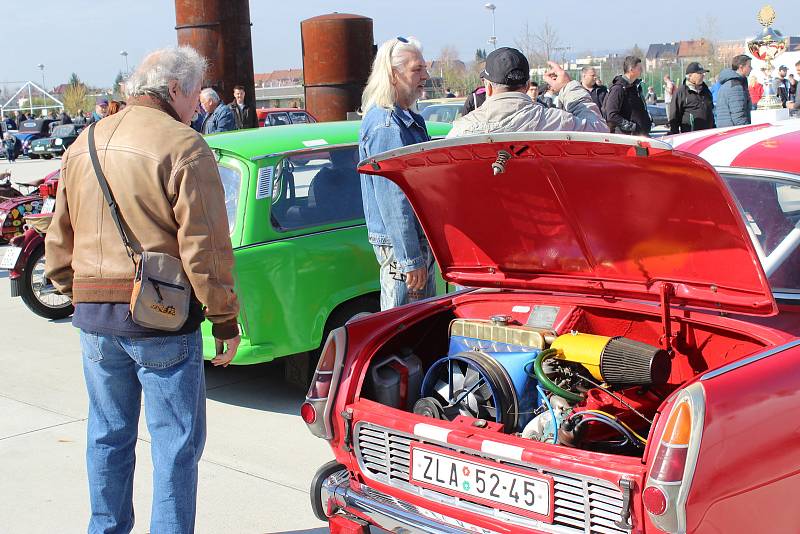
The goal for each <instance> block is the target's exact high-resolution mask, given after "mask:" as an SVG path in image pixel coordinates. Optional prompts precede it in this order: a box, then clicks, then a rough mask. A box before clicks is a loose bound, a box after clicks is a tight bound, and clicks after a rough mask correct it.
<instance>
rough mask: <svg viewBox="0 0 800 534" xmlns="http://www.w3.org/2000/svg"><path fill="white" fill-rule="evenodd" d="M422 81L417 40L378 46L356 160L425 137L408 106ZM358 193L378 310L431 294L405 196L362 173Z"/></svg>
mask: <svg viewBox="0 0 800 534" xmlns="http://www.w3.org/2000/svg"><path fill="white" fill-rule="evenodd" d="M427 80H428V69H427V65H426V63H425V59H424V58H423V57H422V50H421V47H420V45H419V43H418V42H417V41H415V40H413V39H406V38H405V37H397V38H396V39H390V40H389V41H386V42H385V43H383V44H382V45H381V46H380V48H379V49H378V52H377V54H376V55H375V62H374V63H373V65H372V73H371V74H370V77H369V80H368V81H367V86H366V88H365V89H364V94H363V95H362V98H361V109H362V111H363V113H364V118H363V121H362V123H361V132H360V136H359V145H358V151H359V156H360V157H361V159H362V160H364V159H366V158H368V157H370V156H374V155H375V154H379V153H381V152H385V151H387V150H391V149H394V148H399V147H402V146H406V145H412V144H416V143H423V142H425V141H429V140H430V137H429V136H428V132H427V130H426V128H425V119H423V118H422V117H421V116H420V115H418V114H417V113H415V112H414V111H412V107H413V106H414V103H415V102H416V101H417V100H418V99H419V98H420V96H422V93H423V90H424V88H425V82H426V81H427ZM361 197H362V200H363V203H364V215H365V217H366V220H367V230H368V233H369V242H370V243H371V244H372V245H373V247H374V248H375V256H376V257H377V259H378V263H379V264H380V281H381V309H382V310H386V309H389V308H393V307H395V306H401V305H403V304H406V303H408V302H411V301H414V300H418V299H422V298H427V297H432V296H434V295H435V294H436V285H435V280H434V274H435V270H434V260H433V254H432V253H431V250H430V246H429V245H428V242H427V240H426V239H425V234H424V233H423V232H422V228H421V226H420V224H419V221H418V220H417V218H416V216H415V215H414V211H413V210H412V209H411V204H410V203H409V202H408V199H407V198H406V196H405V195H404V194H403V192H402V191H401V190H400V188H399V187H398V186H397V184H395V183H393V182H391V181H390V180H388V179H386V178H383V177H382V176H370V175H364V174H362V175H361Z"/></svg>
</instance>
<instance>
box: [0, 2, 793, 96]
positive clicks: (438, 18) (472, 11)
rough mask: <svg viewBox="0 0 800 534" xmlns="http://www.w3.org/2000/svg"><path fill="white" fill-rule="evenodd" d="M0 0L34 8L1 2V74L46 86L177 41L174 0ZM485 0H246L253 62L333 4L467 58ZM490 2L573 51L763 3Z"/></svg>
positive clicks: (277, 55)
mask: <svg viewBox="0 0 800 534" xmlns="http://www.w3.org/2000/svg"><path fill="white" fill-rule="evenodd" d="M0 2H1V3H2V4H6V3H13V4H18V5H19V6H22V5H30V6H31V7H32V6H36V10H35V11H31V10H29V9H23V8H21V7H20V8H18V9H7V8H6V9H4V10H3V19H2V20H3V28H4V29H6V30H9V29H14V30H16V35H14V33H13V32H12V34H11V35H9V34H8V33H6V47H5V50H6V52H5V53H4V54H3V59H2V61H1V62H0V83H2V82H9V81H19V80H28V79H30V80H33V81H37V82H41V72H40V71H39V69H38V68H36V65H37V64H39V63H43V64H44V65H45V70H44V74H45V82H46V84H47V85H48V86H49V87H52V86H53V85H55V84H56V83H61V82H65V81H66V80H67V78H68V77H69V74H70V73H71V72H76V73H78V75H79V76H80V77H81V78H82V79H84V80H85V81H87V82H89V83H91V84H95V85H100V86H109V85H111V83H112V82H113V80H114V77H115V76H116V74H117V72H118V71H119V70H121V69H122V67H123V65H124V63H123V58H122V57H121V56H120V54H119V52H120V51H121V50H127V51H128V53H129V56H128V61H129V63H130V64H131V66H133V65H134V64H135V63H136V62H137V61H138V60H139V59H140V58H141V57H142V56H143V55H144V54H145V53H146V52H147V51H149V50H153V49H155V48H160V47H163V46H168V45H174V44H175V43H176V32H175V29H174V27H175V3H174V1H173V0H135V1H131V0H125V1H122V0H103V1H102V2H99V1H97V0H37V1H35V2H32V3H27V2H18V1H16V0H0ZM484 3H485V1H484V0H477V1H476V0H426V1H422V0H403V1H398V0H370V1H365V0H361V1H356V0H337V1H333V0H295V1H293V2H287V1H283V0H250V11H251V20H252V22H253V27H252V32H253V33H252V36H253V60H254V67H255V71H256V72H266V71H270V70H274V69H281V68H289V67H300V66H301V65H302V57H301V51H300V21H301V20H304V19H307V18H310V17H313V16H317V15H321V14H325V13H330V12H333V11H338V12H340V13H355V14H359V15H365V16H369V17H371V18H372V19H373V20H374V23H375V27H374V31H375V39H376V41H382V40H385V39H388V38H391V37H394V36H397V35H414V36H416V37H418V38H419V39H420V40H421V41H422V43H423V45H424V47H425V55H426V57H427V58H428V59H432V58H435V57H436V56H438V54H439V52H440V51H441V49H442V47H444V46H454V47H455V48H456V49H457V50H458V51H459V53H460V55H461V59H464V60H467V59H471V58H472V56H473V54H474V52H475V49H476V48H479V47H480V48H489V45H488V44H487V42H486V41H487V38H488V37H489V36H490V34H491V14H490V13H489V11H487V10H486V9H485V8H484V7H483V6H484ZM494 4H495V5H496V6H497V9H496V12H495V16H496V24H497V37H498V46H503V45H509V46H513V45H514V41H515V39H516V38H518V37H519V35H520V33H521V32H522V27H523V25H524V24H525V22H526V21H527V23H528V25H529V26H530V28H531V29H532V30H534V29H536V28H538V27H540V26H541V24H542V23H543V22H544V20H545V19H547V20H549V22H550V23H551V25H552V26H554V27H555V28H556V30H557V31H558V33H559V36H560V38H561V42H562V44H564V45H568V46H570V47H571V50H572V52H573V53H581V52H585V51H589V50H594V51H598V50H608V49H618V50H624V49H627V48H630V47H631V46H633V45H634V44H635V43H636V44H638V45H639V46H640V47H641V48H643V49H645V50H646V47H647V45H648V44H649V43H651V42H663V41H672V40H680V39H689V38H692V37H696V36H698V35H699V34H700V30H699V28H700V26H701V23H702V21H703V20H705V19H706V18H707V17H708V16H713V17H715V18H716V25H717V30H718V37H719V38H720V39H736V38H741V37H745V36H748V35H753V34H755V33H756V32H757V31H758V30H759V29H760V26H759V24H758V22H757V21H756V13H757V11H758V9H759V8H760V7H761V5H763V4H762V3H761V2H759V1H757V0H756V1H742V0H705V1H703V2H698V1H696V0H691V1H688V0H672V1H659V0H653V1H649V2H644V1H639V2H630V1H614V0H604V1H596V0H572V1H570V2H568V3H565V2H553V1H551V2H547V1H543V0H538V1H532V0H494ZM771 4H772V6H773V7H774V8H775V10H776V11H777V13H778V18H777V20H776V22H775V25H774V26H775V27H776V28H777V29H779V30H781V31H783V32H784V34H786V35H800V27H798V26H800V23H799V22H798V21H800V2H798V1H797V0H772V1H771ZM567 6H568V9H567V8H566V7H567ZM26 36H27V37H26Z"/></svg>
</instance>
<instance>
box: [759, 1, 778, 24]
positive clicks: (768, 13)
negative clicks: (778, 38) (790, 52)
mask: <svg viewBox="0 0 800 534" xmlns="http://www.w3.org/2000/svg"><path fill="white" fill-rule="evenodd" d="M775 15H776V13H775V10H774V9H773V8H772V6H771V5H769V4H767V5H766V6H764V7H762V8H761V9H759V10H758V22H760V23H761V25H762V26H764V27H765V28H766V27H767V26H770V25H771V24H772V23H773V22H775Z"/></svg>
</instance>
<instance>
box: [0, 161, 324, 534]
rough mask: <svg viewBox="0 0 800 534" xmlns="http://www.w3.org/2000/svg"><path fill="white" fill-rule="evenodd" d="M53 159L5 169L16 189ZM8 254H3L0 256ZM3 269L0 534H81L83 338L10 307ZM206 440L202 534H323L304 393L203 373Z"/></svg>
mask: <svg viewBox="0 0 800 534" xmlns="http://www.w3.org/2000/svg"><path fill="white" fill-rule="evenodd" d="M59 163H60V160H51V161H28V160H17V163H15V164H13V165H11V164H9V163H8V162H7V161H5V160H0V171H2V170H5V169H9V170H11V172H12V178H14V177H19V178H24V177H28V176H36V175H42V176H43V175H44V174H46V173H47V172H49V171H51V170H53V169H55V168H57V167H58V165H59ZM4 249H5V247H0V255H2V254H3V251H4ZM9 295H10V290H9V281H8V272H7V271H5V270H0V324H2V327H0V365H2V372H0V414H2V415H0V496H2V497H1V498H0V534H39V533H42V534H44V533H47V534H51V533H53V532H59V533H66V534H69V533H80V532H86V522H87V519H88V513H89V497H88V492H87V488H86V468H85V463H84V451H85V447H86V409H87V408H86V407H87V396H86V390H85V387H84V382H83V372H82V367H81V354H80V345H79V342H78V331H77V330H76V329H74V328H73V327H72V325H71V324H70V322H69V319H67V320H63V321H50V320H47V319H43V318H41V317H38V316H36V315H34V314H33V313H32V312H30V311H29V310H28V309H27V308H26V307H25V305H24V304H23V303H22V301H21V299H19V298H13V299H12V298H10V296H9ZM206 380H207V396H208V401H207V409H208V439H207V442H206V447H205V452H204V454H203V459H202V461H201V463H200V487H199V492H198V512H197V530H196V532H197V533H198V534H201V533H209V534H212V533H213V534H219V533H231V534H251V533H253V534H267V533H291V534H322V533H324V532H327V528H324V524H323V523H320V522H319V521H318V520H317V519H316V518H315V517H314V515H313V514H312V512H311V508H310V506H309V498H308V486H309V483H310V481H311V478H312V477H313V475H314V472H315V471H316V469H317V467H318V466H320V465H322V464H323V463H325V462H327V461H328V460H329V459H331V458H332V454H331V452H330V449H329V448H328V445H327V444H326V443H325V442H323V441H322V440H319V439H317V438H314V437H313V436H312V435H311V434H310V433H309V432H308V430H307V429H306V427H305V424H304V423H303V422H302V420H301V419H300V417H299V416H298V409H299V406H300V403H301V402H302V399H303V395H304V392H302V391H299V390H297V389H294V388H292V387H289V386H287V385H286V384H285V383H284V380H283V375H282V373H281V371H280V369H279V368H278V367H276V366H275V365H271V364H266V365H256V366H244V367H236V366H232V367H228V368H226V369H218V368H214V367H211V366H207V367H206ZM136 453H137V466H136V478H135V482H134V507H135V515H136V526H135V528H134V532H135V533H146V532H149V527H148V525H149V519H150V506H151V491H150V488H151V483H152V463H151V460H150V436H149V434H148V432H147V427H146V425H145V420H144V409H143V410H142V420H141V421H140V425H139V440H138V443H137V448H136Z"/></svg>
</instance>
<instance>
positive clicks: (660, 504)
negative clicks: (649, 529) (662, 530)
mask: <svg viewBox="0 0 800 534" xmlns="http://www.w3.org/2000/svg"><path fill="white" fill-rule="evenodd" d="M642 501H643V502H644V507H645V509H646V510H647V511H648V512H650V513H651V514H654V515H662V514H663V513H664V512H666V511H667V496H666V495H664V492H663V491H661V489H659V488H657V487H655V486H650V487H648V488H645V490H644V492H643V493H642Z"/></svg>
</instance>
